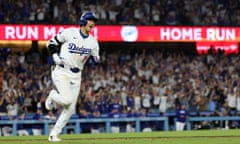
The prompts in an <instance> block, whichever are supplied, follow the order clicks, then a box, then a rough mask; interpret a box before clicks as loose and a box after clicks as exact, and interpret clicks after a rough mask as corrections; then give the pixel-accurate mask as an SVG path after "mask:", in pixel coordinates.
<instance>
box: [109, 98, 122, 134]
mask: <svg viewBox="0 0 240 144" xmlns="http://www.w3.org/2000/svg"><path fill="white" fill-rule="evenodd" d="M121 113H122V106H121V104H120V100H119V99H117V98H113V99H112V101H111V113H110V116H111V117H112V118H120V117H121ZM111 132H112V133H119V132H120V123H119V122H112V123H111Z"/></svg>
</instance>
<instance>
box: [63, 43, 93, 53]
mask: <svg viewBox="0 0 240 144" xmlns="http://www.w3.org/2000/svg"><path fill="white" fill-rule="evenodd" d="M68 46H69V47H68V49H69V52H70V53H76V54H80V55H83V54H91V52H92V50H91V49H90V48H84V47H78V46H77V45H76V44H75V43H69V44H68Z"/></svg>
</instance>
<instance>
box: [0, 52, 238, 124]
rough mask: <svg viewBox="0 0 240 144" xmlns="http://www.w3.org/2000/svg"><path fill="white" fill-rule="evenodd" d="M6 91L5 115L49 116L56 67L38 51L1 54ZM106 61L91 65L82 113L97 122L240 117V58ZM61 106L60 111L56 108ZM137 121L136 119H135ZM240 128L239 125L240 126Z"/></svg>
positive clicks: (123, 57)
mask: <svg viewBox="0 0 240 144" xmlns="http://www.w3.org/2000/svg"><path fill="white" fill-rule="evenodd" d="M1 53H2V55H1V61H3V63H1V69H2V72H3V87H2V93H1V97H0V113H1V115H8V116H9V117H10V119H11V118H13V119H14V118H16V117H17V116H18V115H20V114H22V113H36V112H37V111H38V110H41V113H42V115H44V116H48V118H49V115H52V113H53V114H55V115H57V114H58V113H59V112H60V111H56V110H55V109H54V110H53V111H51V113H49V112H48V111H47V110H46V108H45V105H44V101H45V99H46V97H47V94H48V93H49V90H50V89H51V88H52V87H53V84H52V81H51V78H50V66H49V65H48V64H47V62H46V60H45V59H43V57H42V56H41V54H40V53H38V52H29V53H26V54H23V53H18V54H11V52H9V51H6V49H3V50H2V51H1ZM101 59H102V62H101V64H99V65H98V66H95V65H94V64H93V63H91V61H88V63H87V65H86V67H85V69H84V71H83V76H82V80H83V83H82V85H81V92H80V96H79V99H78V104H77V109H76V114H78V115H80V117H85V118H92V117H100V116H101V115H107V116H108V117H112V116H114V115H115V114H118V115H120V114H140V115H141V114H149V113H150V114H151V113H159V114H161V115H164V114H166V113H174V112H175V110H176V108H177V107H178V106H179V105H181V104H185V105H186V107H187V110H188V111H189V112H197V113H199V112H210V113H209V115H211V114H213V115H216V114H218V115H219V116H220V115H221V116H222V115H229V116H232V115H238V113H235V112H238V111H240V89H239V84H240V81H239V74H240V73H239V72H240V70H239V68H240V57H239V56H237V55H231V56H225V55H223V54H208V55H196V56H193V55H186V54H184V53H165V52H162V51H161V50H160V49H149V48H148V49H137V48H132V49H128V50H115V51H114V52H113V51H112V52H111V51H108V52H106V51H103V53H102V56H101ZM56 107H57V106H56ZM132 116H133V115H132ZM238 126H239V125H238Z"/></svg>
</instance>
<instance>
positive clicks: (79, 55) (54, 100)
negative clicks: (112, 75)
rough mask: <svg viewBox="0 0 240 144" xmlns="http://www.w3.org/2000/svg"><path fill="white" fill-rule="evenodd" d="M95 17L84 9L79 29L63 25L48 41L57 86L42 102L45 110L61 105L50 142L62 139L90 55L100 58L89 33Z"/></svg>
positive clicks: (95, 42) (97, 48) (96, 44)
mask: <svg viewBox="0 0 240 144" xmlns="http://www.w3.org/2000/svg"><path fill="white" fill-rule="evenodd" d="M96 21H97V17H96V16H95V14H94V13H93V12H91V11H87V12H84V13H83V14H82V15H81V17H80V29H79V28H67V29H64V30H63V31H61V32H59V33H58V34H57V35H56V36H54V37H53V38H52V39H50V40H49V41H48V42H47V48H48V51H49V53H50V54H51V56H52V59H53V62H54V63H55V68H54V69H53V71H52V73H51V76H52V80H53V82H54V84H55V86H56V89H53V90H51V91H50V93H49V95H48V97H47V99H46V101H45V106H46V109H48V110H51V109H52V108H53V105H54V104H59V105H62V106H63V107H64V109H63V111H62V113H61V114H60V116H59V118H58V120H57V122H56V124H55V125H54V127H53V129H52V130H51V132H50V134H49V137H48V141H50V142H58V141H61V139H60V138H58V135H59V134H60V133H61V131H62V129H63V127H64V126H65V125H66V124H67V122H68V120H69V119H70V117H71V115H72V114H73V113H74V112H75V106H76V102H77V98H78V95H79V91H80V85H81V72H82V70H83V67H84V64H85V62H86V61H87V59H88V58H89V57H90V56H91V57H92V58H93V59H94V61H95V62H99V60H100V57H99V44H98V42H97V40H96V39H95V38H94V37H93V36H92V35H91V34H90V32H91V30H92V29H93V27H94V26H95V22H96Z"/></svg>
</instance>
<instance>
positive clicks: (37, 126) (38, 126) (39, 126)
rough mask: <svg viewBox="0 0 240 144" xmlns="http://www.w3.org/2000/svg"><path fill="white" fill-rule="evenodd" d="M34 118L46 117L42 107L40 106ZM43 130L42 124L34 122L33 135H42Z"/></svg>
mask: <svg viewBox="0 0 240 144" xmlns="http://www.w3.org/2000/svg"><path fill="white" fill-rule="evenodd" d="M33 119H34V120H39V121H42V120H43V119H44V116H43V113H42V109H40V108H38V109H37V111H36V113H35V114H34V116H33ZM42 130H43V125H42V124H34V125H33V127H32V132H33V135H41V134H42Z"/></svg>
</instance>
